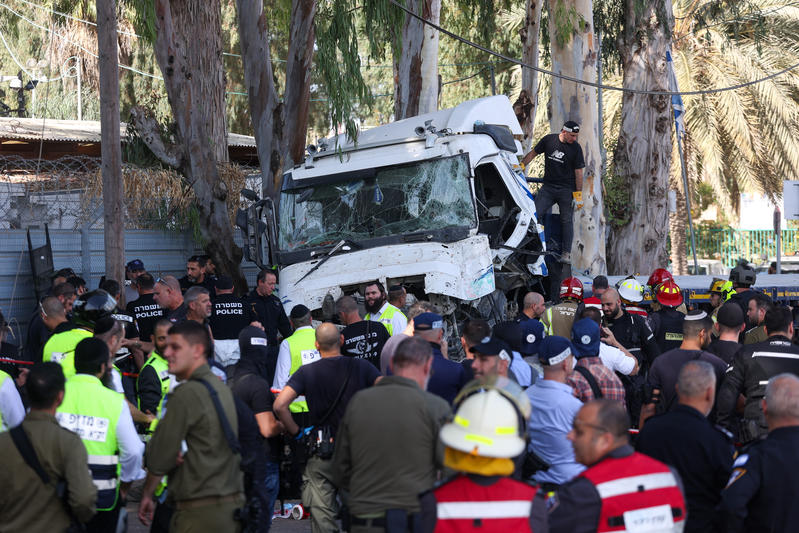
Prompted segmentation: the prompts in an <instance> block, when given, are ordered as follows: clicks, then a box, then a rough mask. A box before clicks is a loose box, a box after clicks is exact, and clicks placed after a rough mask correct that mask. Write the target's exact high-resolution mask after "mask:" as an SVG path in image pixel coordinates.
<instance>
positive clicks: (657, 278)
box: [646, 268, 674, 311]
mask: <svg viewBox="0 0 799 533" xmlns="http://www.w3.org/2000/svg"><path fill="white" fill-rule="evenodd" d="M669 280H671V281H674V276H672V275H671V272H669V271H668V270H666V269H665V268H656V269H655V270H654V271H652V274H651V275H650V276H649V279H648V280H646V288H647V290H649V294H650V295H651V297H652V311H657V310H658V309H660V304H659V303H658V301H657V299H656V298H655V295H656V294H657V290H658V287H660V286H661V285H662V284H663V283H664V282H666V281H669Z"/></svg>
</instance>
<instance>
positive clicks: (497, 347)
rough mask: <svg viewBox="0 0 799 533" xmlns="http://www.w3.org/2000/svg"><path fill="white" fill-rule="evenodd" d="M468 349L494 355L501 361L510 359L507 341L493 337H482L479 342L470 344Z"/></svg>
mask: <svg viewBox="0 0 799 533" xmlns="http://www.w3.org/2000/svg"><path fill="white" fill-rule="evenodd" d="M469 351H470V352H472V353H479V354H481V355H496V356H497V357H499V358H500V359H502V360H503V361H510V359H511V357H510V352H511V348H510V346H508V343H506V342H505V341H503V340H500V339H496V338H494V337H484V338H483V340H481V341H480V344H476V345H474V346H472V348H471V350H469Z"/></svg>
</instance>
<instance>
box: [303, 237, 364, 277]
mask: <svg viewBox="0 0 799 533" xmlns="http://www.w3.org/2000/svg"><path fill="white" fill-rule="evenodd" d="M347 245H349V246H347ZM353 248H355V249H358V250H360V249H361V248H362V247H361V245H360V244H358V243H356V242H353V241H351V240H349V239H341V240H340V241H338V243H337V244H336V245H335V246H334V247H333V248H331V249H330V251H329V252H327V253H326V254H325V256H324V257H323V258H322V259H320V260H319V262H318V263H316V264H315V265H314V266H313V267H312V268H311V270H309V271H308V272H306V273H305V275H304V276H303V277H301V278H300V279H298V280H297V281H295V282H294V286H295V287H296V286H297V284H298V283H299V282H301V281H302V280H304V279H305V278H307V277H308V276H310V275H311V274H313V273H314V272H316V271H317V270H318V269H319V267H320V266H322V265H323V264H325V262H326V261H327V260H328V259H330V258H331V257H333V254H335V253H336V252H338V251H339V250H344V251H345V252H349V251H350V250H352V249H353Z"/></svg>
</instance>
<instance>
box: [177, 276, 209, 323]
mask: <svg viewBox="0 0 799 533" xmlns="http://www.w3.org/2000/svg"><path fill="white" fill-rule="evenodd" d="M183 301H184V302H186V307H188V310H187V311H186V320H194V321H195V322H198V323H200V324H202V325H204V326H207V325H208V319H209V318H210V317H211V311H213V306H212V305H211V293H209V292H208V289H206V288H205V287H200V286H199V285H195V286H193V287H189V288H188V290H186V294H184V295H183Z"/></svg>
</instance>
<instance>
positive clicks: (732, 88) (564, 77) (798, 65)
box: [388, 0, 799, 96]
mask: <svg viewBox="0 0 799 533" xmlns="http://www.w3.org/2000/svg"><path fill="white" fill-rule="evenodd" d="M388 1H389V2H390V3H391V4H393V5H394V6H396V7H397V8H399V9H401V10H402V11H404V12H405V13H406V14H408V15H410V16H411V17H413V18H415V19H417V20H419V21H420V22H422V23H423V24H426V25H427V26H430V27H431V28H434V29H436V30H438V31H440V32H441V33H443V34H444V35H446V36H448V37H451V38H452V39H455V40H457V41H460V42H462V43H463V44H466V45H468V46H471V47H472V48H476V49H477V50H480V51H481V52H485V53H486V54H489V55H492V56H494V57H498V58H500V59H502V60H504V61H507V62H509V63H513V64H514V65H519V66H520V67H522V68H529V69H531V70H535V71H536V72H540V73H541V74H546V75H547V76H552V77H554V78H559V79H562V80H566V81H570V82H573V83H577V84H580V85H586V86H588V87H594V88H596V89H604V90H607V91H621V92H625V93H631V94H644V95H656V96H674V95H681V96H699V95H703V94H715V93H722V92H727V91H735V90H738V89H743V88H744V87H749V86H751V85H756V84H758V83H762V82H764V81H768V80H770V79H773V78H776V77H778V76H781V75H783V74H785V73H786V72H790V71H791V70H794V69H796V68H799V63H795V64H793V65H791V66H789V67H787V68H784V69H782V70H780V71H777V72H774V73H772V74H769V75H768V76H764V77H762V78H759V79H756V80H752V81H747V82H744V83H739V84H737V85H730V86H729V87H719V88H715V89H704V90H699V91H680V92H677V91H648V90H643V89H626V88H624V87H616V86H615V85H605V84H602V83H597V82H593V81H587V80H582V79H580V78H575V77H574V76H567V75H565V74H560V73H558V72H553V71H551V70H547V69H544V68H541V67H536V66H533V65H528V64H527V63H525V62H524V61H521V60H519V59H516V58H515V57H510V56H507V55H505V54H502V53H500V52H497V51H495V50H492V49H490V48H487V47H485V46H483V45H480V44H477V43H475V42H473V41H470V40H469V39H467V38H465V37H462V36H460V35H458V34H456V33H454V32H451V31H449V30H447V29H445V28H443V27H441V26H439V25H438V24H435V23H433V22H431V21H429V20H427V19H426V18H424V17H422V16H420V15H417V14H416V13H414V12H413V11H412V10H410V9H408V8H407V7H405V6H403V5H402V4H400V3H399V2H397V0H388Z"/></svg>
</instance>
